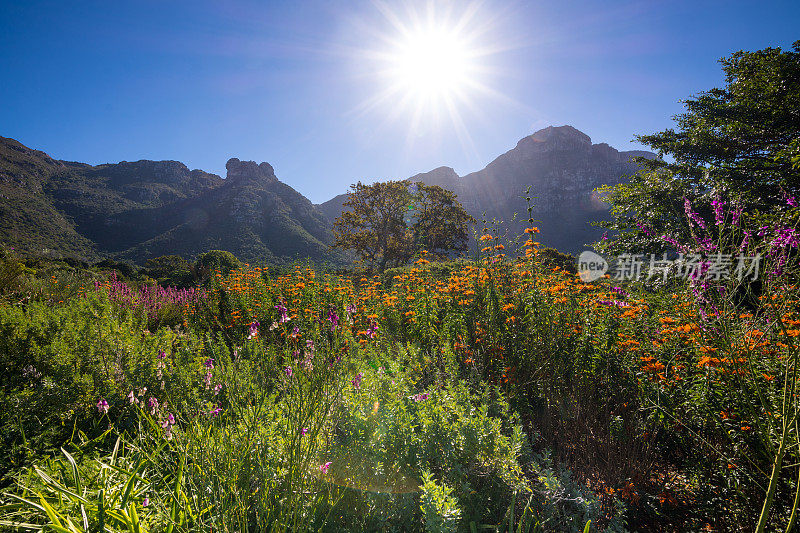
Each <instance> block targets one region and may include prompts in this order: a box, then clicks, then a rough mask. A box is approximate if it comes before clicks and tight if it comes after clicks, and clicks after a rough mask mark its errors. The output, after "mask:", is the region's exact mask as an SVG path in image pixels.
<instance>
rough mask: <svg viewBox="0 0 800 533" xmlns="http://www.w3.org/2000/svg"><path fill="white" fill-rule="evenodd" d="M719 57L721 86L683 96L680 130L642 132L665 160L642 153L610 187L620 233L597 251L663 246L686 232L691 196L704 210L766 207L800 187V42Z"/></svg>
mask: <svg viewBox="0 0 800 533" xmlns="http://www.w3.org/2000/svg"><path fill="white" fill-rule="evenodd" d="M720 63H721V65H722V69H723V71H724V72H725V87H724V88H721V89H720V88H714V89H711V90H709V91H706V92H702V93H700V94H699V95H698V96H696V97H694V98H690V99H687V100H685V101H684V102H683V103H684V105H685V108H686V112H685V113H683V114H680V115H678V116H676V117H674V118H675V121H676V122H677V128H676V129H668V130H665V131H662V132H659V133H655V134H653V135H640V136H637V140H639V141H640V142H642V143H643V144H645V145H648V146H650V147H652V148H653V149H655V150H656V151H657V152H658V153H659V155H660V156H662V158H660V159H655V160H646V159H643V158H640V159H639V163H640V164H641V165H642V170H641V171H640V172H639V173H637V174H636V175H634V176H633V177H632V178H631V181H630V182H629V183H625V184H621V185H618V186H615V187H609V188H606V189H605V190H604V192H605V193H606V195H607V196H606V198H607V200H608V201H609V202H610V203H611V205H612V213H613V214H614V220H613V222H611V223H610V224H609V226H608V227H609V228H611V229H615V230H618V231H620V232H621V233H620V235H619V236H618V237H617V238H615V239H614V240H613V241H611V242H608V241H606V242H602V243H600V248H602V249H605V250H607V251H610V252H617V253H618V252H622V251H631V250H633V249H637V250H642V249H643V248H644V250H643V251H645V252H658V251H661V250H663V249H664V248H667V247H669V244H668V242H667V240H665V239H664V235H667V236H668V237H669V238H675V239H677V240H679V241H680V240H681V239H686V238H687V237H688V235H689V233H690V230H691V228H690V224H689V223H688V219H687V215H686V209H685V206H686V200H689V203H690V204H691V209H692V210H694V212H700V214H701V215H703V214H705V215H709V214H710V213H711V211H712V207H711V206H712V202H715V201H716V202H720V201H726V202H728V201H734V202H735V203H736V204H737V205H738V206H739V207H741V208H743V209H747V210H750V211H754V210H757V211H759V212H762V213H765V214H768V213H769V212H770V210H771V209H772V208H774V207H775V206H777V205H781V204H784V203H785V201H786V198H787V197H791V196H795V195H798V194H799V193H800V168H798V166H797V165H796V164H795V162H796V158H797V156H798V147H800V144H798V139H800V41H797V42H795V43H794V45H793V51H782V50H781V49H780V48H766V49H764V50H758V51H755V52H744V51H740V52H736V53H734V54H732V55H730V56H729V57H726V58H723V59H721V60H720ZM665 156H666V157H665ZM706 218H707V219H708V218H709V217H708V216H707V217H706Z"/></svg>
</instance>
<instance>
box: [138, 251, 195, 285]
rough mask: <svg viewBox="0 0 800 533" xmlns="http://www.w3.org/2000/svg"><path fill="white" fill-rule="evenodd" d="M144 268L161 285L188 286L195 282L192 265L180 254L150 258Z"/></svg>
mask: <svg viewBox="0 0 800 533" xmlns="http://www.w3.org/2000/svg"><path fill="white" fill-rule="evenodd" d="M144 268H145V272H146V273H147V275H148V276H150V277H151V278H153V279H155V280H156V281H158V282H159V283H160V284H161V285H170V286H174V287H181V288H186V287H190V286H191V285H192V284H193V282H194V275H193V273H192V265H191V264H190V263H189V262H188V261H187V260H186V259H184V258H183V257H181V256H179V255H162V256H160V257H155V258H152V259H148V260H147V262H146V263H145V265H144Z"/></svg>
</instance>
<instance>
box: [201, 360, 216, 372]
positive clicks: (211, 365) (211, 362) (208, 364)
mask: <svg viewBox="0 0 800 533" xmlns="http://www.w3.org/2000/svg"><path fill="white" fill-rule="evenodd" d="M203 365H204V366H205V367H206V368H207V369H209V370H211V369H212V368H214V360H213V359H212V358H210V357H209V358H208V359H206V361H205V363H203Z"/></svg>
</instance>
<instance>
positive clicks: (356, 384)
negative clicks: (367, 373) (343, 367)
mask: <svg viewBox="0 0 800 533" xmlns="http://www.w3.org/2000/svg"><path fill="white" fill-rule="evenodd" d="M363 378H364V373H363V372H359V373H358V374H356V377H354V378H353V380H352V381H351V383H352V384H353V387H354V388H356V389H360V388H361V380H362V379H363Z"/></svg>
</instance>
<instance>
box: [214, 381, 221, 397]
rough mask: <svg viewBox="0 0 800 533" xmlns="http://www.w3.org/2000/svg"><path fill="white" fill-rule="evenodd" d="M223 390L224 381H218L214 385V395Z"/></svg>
mask: <svg viewBox="0 0 800 533" xmlns="http://www.w3.org/2000/svg"><path fill="white" fill-rule="evenodd" d="M221 390H222V383H217V384H216V385H214V396H216V395H217V394H219V391H221Z"/></svg>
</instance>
